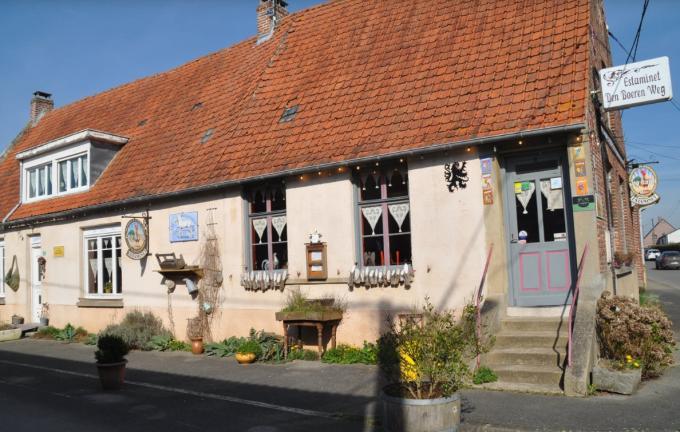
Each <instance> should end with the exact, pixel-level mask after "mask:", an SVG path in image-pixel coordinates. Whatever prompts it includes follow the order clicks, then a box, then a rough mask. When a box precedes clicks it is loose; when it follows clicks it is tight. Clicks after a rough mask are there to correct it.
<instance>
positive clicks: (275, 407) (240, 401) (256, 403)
mask: <svg viewBox="0 0 680 432" xmlns="http://www.w3.org/2000/svg"><path fill="white" fill-rule="evenodd" d="M0 363H5V364H9V365H14V366H21V367H26V368H31V369H38V370H44V371H48V372H58V373H61V374H65V375H73V376H77V377H82V378H91V379H99V377H98V376H97V375H95V374H88V373H83V372H74V371H69V370H65V369H56V368H51V367H47V366H38V365H33V364H28V363H20V362H14V361H9V360H0ZM125 384H129V385H134V386H138V387H145V388H150V389H154V390H163V391H167V392H174V393H181V394H185V395H190V396H196V397H201V398H206V399H215V400H221V401H225V402H232V403H236V404H241V405H249V406H254V407H258V408H265V409H270V410H275V411H283V412H288V413H293V414H298V415H303V416H308V417H320V418H326V419H335V420H340V419H345V420H348V419H356V420H364V417H363V416H350V415H346V414H342V413H330V412H325V411H315V410H308V409H304V408H295V407H289V406H284V405H276V404H272V403H267V402H260V401H255V400H251V399H241V398H238V397H234V396H225V395H220V394H215V393H205V392H199V391H193V390H187V389H182V388H177V387H169V386H164V385H160V384H152V383H147V382H142V381H129V380H125Z"/></svg>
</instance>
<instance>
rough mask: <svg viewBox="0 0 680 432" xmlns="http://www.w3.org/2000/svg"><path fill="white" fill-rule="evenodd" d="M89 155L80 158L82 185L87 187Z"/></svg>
mask: <svg viewBox="0 0 680 432" xmlns="http://www.w3.org/2000/svg"><path fill="white" fill-rule="evenodd" d="M87 169H88V166H87V155H84V156H81V157H80V185H81V186H87Z"/></svg>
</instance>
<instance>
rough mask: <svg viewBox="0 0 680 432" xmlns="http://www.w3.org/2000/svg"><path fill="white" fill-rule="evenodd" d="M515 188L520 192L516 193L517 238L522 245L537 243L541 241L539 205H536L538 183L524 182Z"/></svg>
mask: <svg viewBox="0 0 680 432" xmlns="http://www.w3.org/2000/svg"><path fill="white" fill-rule="evenodd" d="M517 183H520V185H519V186H515V187H516V188H517V189H516V190H520V192H516V193H515V214H516V215H517V232H516V233H515V236H516V237H515V238H516V239H517V240H519V241H520V243H524V242H526V243H536V242H539V241H541V240H540V234H539V232H538V205H537V203H536V183H535V182H534V181H533V180H532V181H522V182H517Z"/></svg>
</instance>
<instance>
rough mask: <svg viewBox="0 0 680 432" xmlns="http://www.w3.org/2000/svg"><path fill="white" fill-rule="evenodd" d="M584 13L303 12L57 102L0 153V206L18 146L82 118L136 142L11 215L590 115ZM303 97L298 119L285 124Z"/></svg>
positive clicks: (402, 6)
mask: <svg viewBox="0 0 680 432" xmlns="http://www.w3.org/2000/svg"><path fill="white" fill-rule="evenodd" d="M253 9H254V8H253ZM255 18H256V17H255V10H253V26H254V24H255ZM588 21H589V4H588V0H559V1H558V0H546V1H538V0H535V1H526V0H505V1H502V2H499V1H497V0H459V1H452V0H430V1H413V0H391V1H377V0H376V1H365V0H338V1H334V2H331V3H328V4H323V5H320V6H317V7H313V8H310V9H306V10H303V11H301V12H298V13H294V14H291V15H289V16H288V17H286V18H285V19H283V20H282V21H281V24H280V26H279V28H278V29H277V30H276V33H275V35H274V37H272V38H271V39H270V40H269V41H267V42H265V43H262V44H260V45H256V44H255V38H252V39H249V40H246V41H244V42H241V43H239V44H237V45H234V46H232V47H230V48H226V49H224V50H221V51H218V52H216V53H214V54H211V55H208V56H206V57H202V58H199V59H197V60H195V61H192V62H190V63H187V64H185V65H183V66H180V67H178V68H177V69H173V70H170V71H168V72H165V73H162V74H158V75H154V76H151V77H148V78H144V79H141V80H139V81H134V82H132V83H129V84H126V85H123V86H121V87H117V88H114V89H112V90H109V91H106V92H104V93H101V94H98V95H95V96H91V97H88V98H85V99H83V100H80V101H78V102H75V103H72V104H70V105H67V106H64V107H62V108H58V109H55V110H54V111H52V112H50V113H48V114H47V115H46V116H45V117H43V118H42V120H40V122H39V123H38V124H37V125H36V126H35V127H33V128H29V129H28V130H27V131H26V132H25V133H24V134H23V136H21V137H20V138H19V139H18V140H17V142H16V144H15V145H14V146H13V147H12V148H10V149H9V151H8V154H7V155H6V157H5V158H4V160H2V162H1V163H0V185H2V186H1V187H0V188H1V189H0V213H1V215H2V216H4V215H6V214H7V213H8V212H9V211H10V210H11V209H12V208H13V207H14V206H15V205H16V203H17V202H18V197H19V163H18V161H17V160H16V159H15V155H16V153H17V152H18V151H21V150H25V149H28V148H31V147H35V146H36V145H40V144H42V143H45V142H47V141H50V140H53V139H55V138H59V137H62V136H65V135H68V134H71V133H73V132H76V131H80V130H83V129H96V130H100V131H105V132H109V133H113V134H116V135H122V136H125V137H129V138H130V141H129V142H128V143H127V144H126V145H125V146H123V148H122V149H121V151H120V152H119V153H118V155H117V156H116V157H115V158H114V159H113V161H112V162H111V163H110V165H109V166H108V168H107V169H106V170H105V171H104V173H103V174H102V175H101V177H100V178H99V179H98V180H97V182H96V183H95V184H94V185H93V186H92V187H91V188H90V190H89V191H87V192H83V193H78V194H73V195H68V196H64V197H59V198H52V199H46V200H43V201H39V202H34V203H29V204H23V205H21V206H19V207H18V209H16V211H15V212H14V213H13V214H12V216H11V218H10V219H9V220H18V219H23V218H28V217H32V216H38V215H46V214H49V213H54V212H61V211H66V210H72V209H78V208H83V207H88V206H93V205H97V204H100V203H107V202H108V203H110V202H116V201H122V200H126V199H129V198H133V197H144V196H154V195H159V194H161V195H162V194H167V193H170V192H175V191H181V190H186V189H191V188H195V187H200V186H203V185H208V184H214V183H219V182H225V181H229V180H239V179H248V178H252V177H255V176H260V175H266V174H272V173H276V172H280V171H282V170H287V169H293V168H301V167H305V166H310V165H316V164H321V163H332V162H341V161H349V160H353V159H357V158H361V157H366V156H374V155H388V154H390V153H394V152H399V151H404V150H409V149H419V148H424V147H428V146H431V145H433V144H441V143H450V142H456V141H463V140H467V139H472V138H476V137H487V136H493V135H499V134H506V133H512V132H519V131H527V130H533V129H540V128H546V127H551V126H560V125H571V124H577V123H582V122H584V121H585V106H586V96H587V79H588V46H589V44H588ZM198 102H201V103H202V104H203V106H202V107H201V108H199V109H194V110H192V107H193V106H194V104H196V103H198ZM296 104H297V105H299V111H298V112H297V114H296V116H295V118H294V120H293V121H290V122H283V123H280V122H279V119H280V118H281V115H282V113H283V109H284V108H285V107H286V106H291V105H296ZM142 120H146V123H145V124H144V125H140V122H141V121H142ZM208 129H214V133H213V135H212V137H211V138H210V139H209V140H208V141H207V142H205V143H201V137H202V136H203V135H204V133H205V132H206V131H207V130H208Z"/></svg>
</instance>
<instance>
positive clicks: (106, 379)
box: [94, 334, 130, 390]
mask: <svg viewBox="0 0 680 432" xmlns="http://www.w3.org/2000/svg"><path fill="white" fill-rule="evenodd" d="M129 352H130V347H129V346H128V344H127V343H125V341H124V340H123V338H121V337H120V336H117V335H107V334H105V335H101V336H99V339H98V340H97V351H95V353H94V357H95V359H97V370H98V372H99V381H100V382H101V384H102V388H103V389H104V390H119V389H120V388H121V387H122V386H123V382H124V380H125V365H126V364H127V360H126V359H125V356H126V355H127V353H129Z"/></svg>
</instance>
